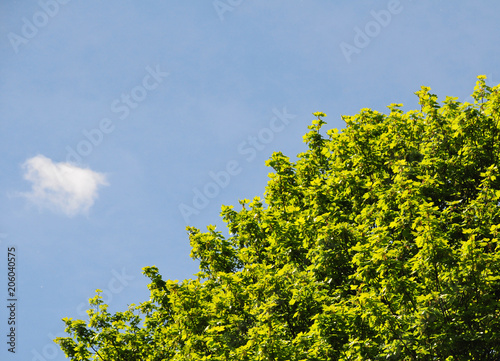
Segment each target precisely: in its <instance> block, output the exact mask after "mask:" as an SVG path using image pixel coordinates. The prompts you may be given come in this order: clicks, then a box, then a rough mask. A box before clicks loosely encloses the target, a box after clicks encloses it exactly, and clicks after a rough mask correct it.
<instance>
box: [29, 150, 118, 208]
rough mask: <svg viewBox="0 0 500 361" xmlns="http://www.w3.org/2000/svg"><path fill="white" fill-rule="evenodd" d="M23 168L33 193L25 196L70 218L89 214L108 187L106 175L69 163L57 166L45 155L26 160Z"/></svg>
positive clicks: (57, 164)
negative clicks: (99, 188) (102, 191)
mask: <svg viewBox="0 0 500 361" xmlns="http://www.w3.org/2000/svg"><path fill="white" fill-rule="evenodd" d="M23 168H24V170H25V172H24V179H26V180H28V181H30V182H31V183H32V186H31V192H29V193H23V194H22V195H23V196H25V197H26V198H27V199H29V200H30V201H32V202H33V203H35V204H37V205H38V206H40V207H44V208H49V209H52V210H56V211H61V212H63V213H64V214H66V215H68V216H70V217H71V216H74V215H76V214H79V213H84V214H85V213H87V212H88V210H89V209H90V207H92V205H93V204H94V201H95V200H96V199H97V197H98V195H97V189H98V187H99V186H105V185H108V182H107V181H106V176H105V175H104V174H101V173H97V172H94V171H92V170H91V169H85V168H79V167H77V166H75V165H72V164H70V163H54V162H52V160H51V159H49V158H47V157H45V156H43V155H37V156H36V157H33V158H30V159H28V160H26V162H24V164H23Z"/></svg>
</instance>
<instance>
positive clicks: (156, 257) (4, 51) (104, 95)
mask: <svg viewBox="0 0 500 361" xmlns="http://www.w3.org/2000/svg"><path fill="white" fill-rule="evenodd" d="M498 14H500V3H499V2H497V1H493V0H491V1H475V2H470V1H462V0H459V1H454V2H451V1H411V0H400V1H398V0H390V1H356V2H353V1H324V0H309V1H308V0H288V1H284V0H282V1H278V0H254V1H249V0H246V1H245V0H220V1H212V0H205V1H200V0H198V1H154V0H149V1H144V0H142V1H140V0H122V1H117V0H109V1H105V2H104V1H95V0H86V1H77V0H41V1H14V0H9V1H2V2H1V4H0V55H1V56H0V151H1V157H0V212H1V213H0V214H1V217H0V252H1V253H2V255H1V256H0V269H1V271H0V272H1V274H3V275H5V276H1V279H2V281H1V282H0V285H1V292H0V294H1V298H2V302H3V304H4V305H5V306H4V307H2V311H1V312H0V331H1V333H0V335H6V333H7V332H8V325H7V319H8V317H9V315H8V313H7V312H8V309H7V307H6V306H7V305H8V302H7V298H8V297H7V282H6V278H7V262H6V258H7V248H8V247H10V246H15V248H16V257H17V268H16V272H17V280H16V282H17V290H16V292H17V295H16V296H17V298H18V301H17V304H16V307H17V308H16V342H17V343H16V355H12V354H11V353H9V352H8V351H7V345H6V341H7V337H6V336H0V337H1V342H0V344H1V345H3V346H2V347H1V349H0V358H1V359H2V360H13V359H14V358H16V357H17V359H18V360H21V359H22V360H39V361H41V360H63V359H64V355H63V353H62V351H60V350H58V349H57V347H56V346H55V344H53V343H52V342H51V338H54V337H55V336H58V335H61V334H62V332H63V330H64V324H63V322H62V321H61V318H63V317H73V318H82V317H83V318H85V315H84V314H83V311H84V310H85V309H86V305H85V303H86V302H87V300H88V299H89V298H90V297H93V295H94V290H95V289H97V288H100V289H103V290H104V291H105V292H104V298H105V301H107V302H108V303H109V304H110V308H111V310H121V309H125V308H126V307H127V305H128V304H130V303H139V302H142V301H145V300H147V299H148V291H147V288H146V285H147V283H148V279H146V278H145V277H144V276H143V275H142V274H141V269H142V268H143V267H145V266H152V265H156V266H158V267H159V269H160V272H161V273H162V275H163V276H164V277H165V278H169V279H179V280H180V279H184V278H189V277H191V276H192V274H193V273H196V271H197V264H196V262H194V261H193V260H191V259H190V257H189V253H190V248H189V240H188V237H187V234H186V231H185V227H186V226H187V225H192V226H196V227H198V228H202V229H204V228H205V226H207V225H209V224H216V225H218V226H219V229H223V222H222V221H221V219H220V217H219V212H220V206H221V205H222V204H226V205H229V204H233V205H237V204H238V199H243V198H248V199H251V198H253V197H255V196H262V194H263V191H264V187H265V185H266V182H267V174H268V173H269V171H270V170H269V169H268V168H266V167H265V165H264V162H265V160H266V159H268V158H269V157H270V155H271V154H272V152H274V151H282V152H283V153H284V154H286V155H288V156H290V157H291V158H292V159H294V158H295V156H296V154H297V153H300V152H302V151H303V150H304V149H305V145H304V144H303V143H302V135H303V134H304V133H306V131H307V126H308V125H309V124H310V122H311V120H312V119H313V118H314V117H313V116H312V113H313V112H316V111H322V112H324V113H326V114H327V115H328V116H327V118H326V119H325V120H326V121H327V122H328V125H327V127H331V128H339V129H340V128H343V126H344V123H343V121H342V120H341V118H340V116H341V115H342V114H346V115H352V114H355V113H357V112H358V111H359V110H360V109H361V108H373V109H376V110H378V111H381V112H385V111H386V109H387V108H386V106H387V105H388V104H390V103H403V104H404V105H405V107H404V109H406V110H409V109H414V108H416V107H417V99H416V96H415V95H414V92H416V91H417V90H419V89H420V86H422V85H426V86H430V87H431V88H432V92H433V93H435V94H437V95H438V96H439V97H440V99H441V100H443V99H444V97H445V96H447V95H449V96H457V97H459V98H460V100H466V99H467V98H468V97H469V95H470V94H471V93H472V91H473V87H474V84H475V78H476V76H477V75H480V74H485V75H487V76H488V80H487V83H488V84H490V85H496V84H498V83H499V82H500V70H499V65H498V64H500V62H499V61H500V47H499V45H498V44H500V25H499V24H498ZM236 208H238V207H236Z"/></svg>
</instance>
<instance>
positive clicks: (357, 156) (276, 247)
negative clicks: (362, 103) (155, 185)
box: [57, 76, 500, 361]
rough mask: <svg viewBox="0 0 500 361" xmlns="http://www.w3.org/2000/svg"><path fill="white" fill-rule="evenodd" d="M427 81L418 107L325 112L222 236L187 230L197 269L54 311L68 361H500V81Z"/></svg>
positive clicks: (228, 211)
mask: <svg viewBox="0 0 500 361" xmlns="http://www.w3.org/2000/svg"><path fill="white" fill-rule="evenodd" d="M429 91H430V88H428V87H422V89H421V90H420V91H418V92H417V93H416V94H417V96H418V97H419V102H420V106H421V109H420V110H418V111H417V110H414V111H409V112H406V113H405V112H403V111H402V110H401V107H402V105H401V104H391V105H390V106H389V107H388V108H389V114H382V113H379V112H377V111H374V110H371V109H362V110H361V112H360V113H359V114H357V115H355V116H344V117H343V119H344V121H345V122H346V124H347V126H346V128H345V129H344V130H342V131H341V132H339V131H338V130H336V129H332V130H329V131H327V132H326V134H327V136H328V137H327V138H325V137H324V136H323V135H322V134H321V133H320V130H321V127H322V126H323V125H324V124H325V122H324V121H323V120H321V117H325V114H323V113H319V112H318V113H314V115H315V116H316V117H317V119H315V120H314V121H313V122H312V125H311V126H309V129H310V131H309V132H308V133H307V134H306V135H305V136H304V140H305V142H306V143H308V146H309V149H308V150H307V151H306V152H304V153H302V154H299V155H298V160H297V161H296V162H292V161H290V159H289V158H288V157H286V156H285V155H283V154H282V153H280V152H278V153H275V154H273V156H272V157H271V159H269V161H268V162H267V165H268V166H269V167H271V168H273V170H274V172H273V173H271V174H270V180H269V183H268V185H267V187H266V192H265V200H261V199H259V198H255V199H253V200H252V201H249V200H243V201H241V202H240V203H241V205H242V209H241V210H239V211H236V210H234V208H233V207H232V206H223V207H222V213H221V215H222V217H223V219H224V221H225V222H226V223H227V228H228V230H229V233H230V236H229V237H227V238H226V237H224V236H223V235H222V233H221V232H218V231H216V228H215V227H214V226H209V227H208V228H207V232H201V231H200V230H198V229H195V228H191V227H189V228H188V232H189V238H190V242H191V247H192V252H191V256H192V257H193V258H195V259H197V260H199V262H200V272H199V273H198V274H197V275H196V278H195V279H192V280H185V281H183V282H180V283H179V282H173V281H164V280H163V279H162V277H161V275H160V274H159V272H158V269H157V268H156V267H147V268H145V269H144V273H145V275H146V276H148V277H149V278H150V280H151V283H150V285H149V289H150V292H151V298H150V300H149V301H147V302H144V303H142V304H140V305H138V306H133V305H132V306H130V308H129V310H127V311H125V312H118V313H116V314H110V313H108V311H107V306H106V305H105V304H103V302H102V300H101V298H100V296H99V294H98V295H97V296H96V297H95V298H93V299H91V301H90V304H91V306H92V308H91V309H90V310H89V311H88V313H89V321H87V322H84V321H81V320H71V319H65V320H64V321H65V323H66V332H67V333H68V335H69V336H68V337H65V338H58V339H57V342H58V343H59V345H60V346H61V348H62V349H63V350H64V351H65V353H66V355H67V356H68V357H70V358H71V359H73V360H149V361H153V360H154V361H159V360H179V361H180V360H293V361H299V360H325V361H326V360H448V361H452V360H453V361H458V360H498V359H500V346H499V345H500V342H499V340H500V247H499V231H500V206H499V204H500V177H499V166H500V164H499V156H500V86H496V87H488V86H487V85H486V83H485V77H484V76H480V77H478V82H477V85H476V87H475V89H474V94H473V98H474V104H470V103H460V102H458V101H457V99H456V98H451V97H447V98H446V100H445V101H444V102H442V103H441V104H440V103H438V100H437V96H436V95H434V94H431V93H430V92H429Z"/></svg>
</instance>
